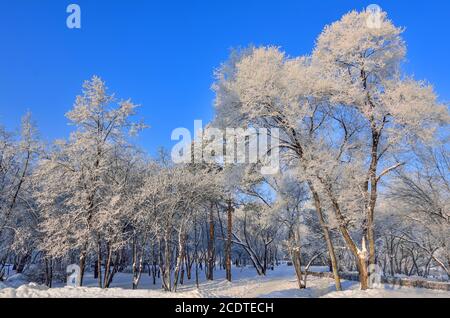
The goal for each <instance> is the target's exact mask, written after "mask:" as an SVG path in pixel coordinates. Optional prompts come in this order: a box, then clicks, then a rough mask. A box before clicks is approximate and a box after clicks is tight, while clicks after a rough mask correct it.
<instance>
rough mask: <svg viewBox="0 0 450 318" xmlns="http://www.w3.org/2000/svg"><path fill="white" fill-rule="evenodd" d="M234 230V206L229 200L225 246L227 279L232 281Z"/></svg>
mask: <svg viewBox="0 0 450 318" xmlns="http://www.w3.org/2000/svg"><path fill="white" fill-rule="evenodd" d="M232 231H233V206H232V202H231V200H229V201H228V210H227V244H226V248H225V268H226V279H227V280H228V281H229V282H231V244H232V242H231V237H232V235H233V234H232Z"/></svg>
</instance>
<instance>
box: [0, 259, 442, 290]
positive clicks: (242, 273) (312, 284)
mask: <svg viewBox="0 0 450 318" xmlns="http://www.w3.org/2000/svg"><path fill="white" fill-rule="evenodd" d="M202 276H203V273H202ZM233 279H234V282H233V283H229V282H227V281H226V280H225V279H224V272H217V273H216V280H214V281H212V282H206V281H204V279H203V277H202V283H201V285H200V288H199V289H197V288H195V286H194V284H193V282H192V281H191V282H188V284H185V285H183V286H180V288H179V291H178V292H177V293H167V292H163V291H161V289H160V284H157V285H156V286H155V285H153V284H152V283H151V278H150V277H149V276H148V275H144V276H143V280H142V283H141V286H140V289H138V290H131V289H130V285H131V284H130V281H131V275H130V274H117V276H116V277H115V281H114V283H113V285H112V288H110V289H105V290H102V289H99V288H96V287H95V286H96V281H95V280H94V279H93V277H92V275H89V274H88V275H87V277H86V285H87V286H86V287H82V288H72V287H63V286H57V287H55V288H52V289H49V288H47V287H45V286H40V285H37V284H33V283H31V284H23V285H22V286H19V287H17V288H10V287H8V286H7V285H5V284H0V298H122V297H123V298H278V297H283V298H312V297H314V298H315V297H327V298H328V297H331V298H338V297H345V298H348V297H350V298H368V297H375V298H380V297H383V298H431V297H433V298H434V297H436V298H450V292H446V291H437V290H428V289H420V288H406V287H401V288H400V287H392V286H387V285H384V286H383V288H380V289H373V290H370V291H360V290H358V283H356V282H349V281H344V282H343V287H344V289H345V291H343V292H336V291H335V288H334V284H333V280H332V279H328V278H317V277H312V276H310V277H308V288H307V289H305V290H299V289H298V287H297V282H296V279H295V275H294V270H293V268H292V267H288V266H281V267H279V268H277V269H276V270H275V271H273V272H269V273H268V276H267V277H258V276H257V275H256V274H255V272H254V270H253V269H251V268H247V269H243V270H242V269H235V270H234V272H233Z"/></svg>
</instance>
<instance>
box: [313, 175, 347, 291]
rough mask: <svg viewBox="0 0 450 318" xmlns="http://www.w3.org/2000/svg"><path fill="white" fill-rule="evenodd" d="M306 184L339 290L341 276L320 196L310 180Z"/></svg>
mask: <svg viewBox="0 0 450 318" xmlns="http://www.w3.org/2000/svg"><path fill="white" fill-rule="evenodd" d="M308 185H309V188H310V190H311V193H312V195H313V198H314V205H315V207H316V213H317V216H318V218H319V223H320V227H321V228H322V232H323V235H324V237H325V242H326V243H327V249H328V256H329V257H330V261H331V267H332V270H333V277H334V284H335V286H336V290H337V291H341V290H342V286H341V278H340V277H339V266H338V262H337V258H336V253H335V251H334V246H333V241H332V240H331V237H330V232H329V230H328V226H327V224H326V222H325V218H324V216H323V212H322V204H321V201H320V197H319V194H318V193H317V191H316V190H315V188H314V185H313V184H312V182H310V181H308Z"/></svg>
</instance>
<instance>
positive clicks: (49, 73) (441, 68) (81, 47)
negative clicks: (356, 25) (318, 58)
mask: <svg viewBox="0 0 450 318" xmlns="http://www.w3.org/2000/svg"><path fill="white" fill-rule="evenodd" d="M71 3H75V4H78V5H80V6H81V10H82V28H81V30H70V29H68V28H67V27H66V18H67V16H68V14H67V13H66V7H67V6H68V5H69V4H71ZM371 3H377V4H379V5H380V6H381V7H382V8H383V9H384V10H385V11H387V12H388V14H389V17H390V18H391V19H392V20H393V21H394V23H395V24H396V25H399V26H404V27H406V32H405V34H404V38H405V39H406V42H407V45H408V62H407V64H406V65H405V69H406V70H407V72H409V73H410V74H413V75H414V76H415V77H416V78H417V79H426V80H428V81H429V82H431V83H433V84H434V85H435V87H436V90H437V92H438V94H439V95H440V97H441V100H442V101H450V81H449V71H450V41H449V40H450V35H449V33H450V27H449V23H450V1H448V0H439V1H438V0H436V1H432V0H430V1H416V0H409V1H406V0H395V1H394V0H391V1H382V0H371V1H356V0H321V1H320V0H316V1H312V0H289V1H288V0H271V1H267V0H259V1H257V0H222V1H219V0H204V1H200V0H185V1H181V0H178V1H174V0H164V1H163V0H109V1H106V0H69V1H66V0H0V124H3V125H5V126H6V127H7V128H8V129H14V128H16V127H18V125H19V123H20V117H21V116H22V115H23V114H24V113H25V112H26V111H27V110H30V111H31V112H32V113H33V115H34V118H35V119H36V121H37V123H38V125H39V129H40V131H41V134H42V136H43V137H44V138H45V139H47V140H52V139H55V138H63V137H67V136H68V135H69V132H70V130H71V129H72V128H71V127H69V126H68V125H67V120H66V118H65V117H64V114H65V113H66V112H67V111H68V110H69V109H70V108H71V107H72V104H73V102H74V100H75V96H76V95H77V94H79V93H80V91H81V84H82V82H83V80H85V79H89V78H90V77H91V76H92V75H99V76H101V77H102V78H103V79H104V80H105V81H106V82H107V85H108V87H109V88H110V89H111V91H114V92H116V93H117V94H118V96H120V97H123V98H128V97H130V98H132V99H133V101H134V102H135V103H138V104H140V105H142V107H141V108H140V110H139V114H140V115H141V116H142V117H144V118H145V121H146V123H148V124H149V125H151V126H152V128H151V129H149V130H148V131H146V132H145V133H142V134H141V135H140V137H139V140H138V143H139V144H140V145H142V146H143V147H145V148H146V149H147V150H148V151H150V153H155V150H156V149H157V147H158V146H161V145H163V146H166V147H170V146H171V145H172V143H171V141H170V135H171V132H172V130H173V129H174V128H177V127H186V128H190V129H191V130H193V127H192V126H193V121H194V119H202V120H204V121H205V122H207V121H209V120H210V119H211V118H212V116H213V111H212V102H213V98H214V95H213V93H212V92H211V89H210V87H211V84H212V82H213V70H214V69H215V68H216V67H218V66H219V65H220V63H221V62H223V61H224V60H226V58H227V56H228V54H229V50H230V48H232V47H245V46H248V45H249V44H254V45H269V44H271V45H277V46H280V47H282V48H283V49H284V50H285V51H286V52H287V53H288V54H289V55H292V56H296V55H301V54H307V53H309V52H311V50H312V48H313V45H314V41H315V39H316V37H317V36H318V35H319V33H320V32H321V30H322V28H323V27H324V25H325V24H328V23H331V22H333V21H335V20H338V19H339V18H340V17H341V16H342V15H343V14H345V13H346V12H348V11H351V10H352V9H358V10H362V9H363V8H365V7H367V6H368V5H369V4H371Z"/></svg>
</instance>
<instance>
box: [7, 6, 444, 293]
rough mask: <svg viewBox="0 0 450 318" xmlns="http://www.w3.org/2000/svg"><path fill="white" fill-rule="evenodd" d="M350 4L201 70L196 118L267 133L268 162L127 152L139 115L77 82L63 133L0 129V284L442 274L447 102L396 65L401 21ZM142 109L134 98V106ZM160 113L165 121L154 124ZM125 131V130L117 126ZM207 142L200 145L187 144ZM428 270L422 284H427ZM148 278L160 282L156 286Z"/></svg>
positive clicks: (99, 85) (401, 56)
mask: <svg viewBox="0 0 450 318" xmlns="http://www.w3.org/2000/svg"><path fill="white" fill-rule="evenodd" d="M366 20H367V13H366V12H351V13H348V14H347V15H345V16H344V17H342V19H341V20H339V21H337V22H335V23H333V24H331V25H329V26H327V27H325V29H324V30H323V32H322V33H321V34H320V36H319V37H318V39H317V41H316V43H315V47H314V49H313V51H312V53H311V54H310V55H308V56H301V57H291V56H288V55H287V54H286V53H284V52H283V51H282V50H281V49H280V48H278V47H272V46H271V47H249V48H247V49H242V50H236V51H233V52H232V54H231V55H230V58H229V60H228V61H226V62H224V63H223V64H222V66H221V67H219V68H218V69H217V70H216V72H215V83H214V84H213V87H212V88H213V90H214V92H215V94H216V98H215V101H214V107H215V118H214V120H213V121H212V122H211V123H210V125H211V126H214V127H217V128H220V129H225V128H237V127H240V128H246V129H247V128H249V127H251V128H255V129H264V128H265V129H273V128H277V129H279V131H280V143H279V151H280V167H281V168H280V171H279V173H278V174H276V175H263V174H261V173H260V169H259V166H260V164H258V163H257V164H253V163H252V164H239V165H230V164H223V161H221V160H217V162H216V163H213V164H212V163H206V162H204V163H197V162H195V163H194V162H193V163H186V164H174V163H173V162H172V161H171V158H170V155H169V152H168V151H165V150H163V149H161V151H160V152H159V155H158V156H157V157H156V158H151V157H150V156H149V155H148V154H147V153H146V152H145V151H144V150H142V149H140V148H139V147H138V146H136V144H135V142H133V141H134V140H135V138H138V137H137V136H136V135H138V134H139V132H140V131H141V130H142V129H146V128H147V127H146V125H145V124H144V123H143V122H140V121H134V118H135V117H136V116H135V115H136V113H137V112H138V110H139V108H138V107H137V106H136V105H135V104H133V103H132V102H131V100H122V99H118V98H117V97H116V95H114V94H112V93H110V92H108V90H107V87H106V84H105V83H104V82H103V81H102V80H101V79H100V78H99V77H93V78H92V79H90V80H88V81H86V82H85V83H84V85H83V91H82V94H81V95H80V96H78V97H77V98H76V101H75V104H74V106H73V108H72V109H71V110H70V111H69V112H68V113H67V114H66V117H67V120H68V122H69V124H70V125H71V126H72V127H73V131H72V133H71V134H70V136H68V138H67V139H65V140H57V141H54V142H51V143H49V142H46V141H44V140H42V139H41V138H40V137H39V132H38V128H37V125H36V124H35V123H34V121H33V119H32V116H31V114H26V115H25V116H24V117H23V120H22V123H21V129H20V133H17V134H16V133H14V132H12V131H7V130H6V129H4V128H2V127H1V126H0V281H1V280H2V278H4V277H5V275H6V270H5V269H6V266H7V265H8V264H12V265H14V269H15V271H16V272H17V273H23V274H25V275H27V276H29V277H30V279H31V280H33V281H36V282H39V283H45V284H47V285H48V286H50V287H51V286H52V282H54V281H58V280H59V281H64V279H65V277H66V267H67V265H69V264H78V265H79V266H80V268H81V274H82V275H81V284H82V283H83V273H85V272H88V271H89V272H94V273H95V277H96V278H97V279H98V286H99V287H101V288H108V287H109V286H110V285H111V283H112V282H113V280H114V276H115V274H116V273H119V272H124V271H127V272H130V273H132V281H130V286H133V288H138V286H139V283H140V280H141V277H142V275H150V276H151V277H152V278H153V282H154V283H155V284H156V283H157V282H162V283H161V285H162V288H163V289H164V290H166V291H176V290H177V287H179V286H180V284H183V283H184V282H186V280H193V281H196V282H197V284H198V283H199V279H200V278H199V276H200V275H204V276H203V277H206V279H208V280H213V279H215V277H214V274H215V271H217V270H225V271H226V277H227V279H228V280H230V281H231V280H232V279H233V277H232V272H231V268H232V267H238V266H253V267H254V269H255V271H256V272H257V273H258V274H259V275H270V271H271V270H272V269H273V268H274V267H275V266H277V265H279V264H280V262H281V261H286V260H288V261H289V262H290V263H292V264H293V266H294V268H295V270H296V273H297V278H298V283H299V288H305V287H306V279H305V277H304V276H305V272H306V271H307V269H308V267H309V266H310V265H325V266H329V268H330V271H332V272H333V274H334V278H335V284H336V288H337V289H338V290H340V289H341V283H340V277H339V274H340V273H341V272H358V274H359V278H360V284H361V288H362V289H367V288H369V274H370V265H372V264H376V265H378V266H379V267H380V268H381V269H382V271H383V273H384V275H386V276H395V275H407V276H422V277H426V278H429V277H431V276H434V277H435V278H440V279H443V280H448V279H449V276H450V235H449V233H450V209H449V207H450V175H449V168H450V157H449V149H448V124H449V113H448V105H446V104H444V103H441V102H439V100H438V97H437V94H436V93H435V92H434V89H433V87H432V86H431V85H430V84H428V83H426V82H425V81H417V80H415V79H413V78H412V77H410V76H408V75H407V74H404V73H403V72H402V65H403V63H404V62H405V56H406V44H405V43H404V41H403V39H402V32H403V29H402V28H399V27H396V26H395V25H394V24H393V23H392V22H391V21H390V20H389V19H388V18H387V17H386V16H385V15H384V16H383V22H382V24H381V26H380V28H368V27H367V24H366ZM144 107H145V106H144ZM161 120H170V118H166V119H161ZM133 136H136V137H133ZM204 143H205V144H207V143H208V140H204ZM438 276H439V277H438ZM159 279H161V280H159Z"/></svg>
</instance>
